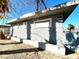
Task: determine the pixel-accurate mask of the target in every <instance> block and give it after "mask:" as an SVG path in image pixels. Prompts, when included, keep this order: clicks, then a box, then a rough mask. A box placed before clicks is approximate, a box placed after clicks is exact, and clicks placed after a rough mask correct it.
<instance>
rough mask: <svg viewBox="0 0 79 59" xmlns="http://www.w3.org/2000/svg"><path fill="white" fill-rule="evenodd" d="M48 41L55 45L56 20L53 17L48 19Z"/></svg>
mask: <svg viewBox="0 0 79 59" xmlns="http://www.w3.org/2000/svg"><path fill="white" fill-rule="evenodd" d="M49 43H51V44H54V45H56V44H57V40H56V21H55V19H53V18H52V19H51V20H50V27H49Z"/></svg>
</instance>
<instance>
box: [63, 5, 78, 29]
mask: <svg viewBox="0 0 79 59" xmlns="http://www.w3.org/2000/svg"><path fill="white" fill-rule="evenodd" d="M68 24H73V25H75V26H76V27H77V26H79V5H78V6H77V7H76V9H75V10H74V11H73V12H72V13H71V15H70V16H69V17H68V18H67V19H66V21H65V22H64V28H67V26H68Z"/></svg>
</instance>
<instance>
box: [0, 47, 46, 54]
mask: <svg viewBox="0 0 79 59" xmlns="http://www.w3.org/2000/svg"><path fill="white" fill-rule="evenodd" d="M39 51H44V50H43V49H39V48H31V49H17V50H6V51H0V55H7V54H17V53H24V52H39Z"/></svg>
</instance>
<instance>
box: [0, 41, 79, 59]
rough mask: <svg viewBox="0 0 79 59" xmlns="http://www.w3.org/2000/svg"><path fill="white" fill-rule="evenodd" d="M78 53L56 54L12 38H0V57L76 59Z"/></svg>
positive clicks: (3, 58)
mask: <svg viewBox="0 0 79 59" xmlns="http://www.w3.org/2000/svg"><path fill="white" fill-rule="evenodd" d="M78 56H79V53H75V54H71V55H66V56H63V55H58V54H54V53H51V52H48V51H44V50H40V49H37V48H35V47H33V46H30V45H26V44H22V43H18V42H15V41H12V40H0V59H78Z"/></svg>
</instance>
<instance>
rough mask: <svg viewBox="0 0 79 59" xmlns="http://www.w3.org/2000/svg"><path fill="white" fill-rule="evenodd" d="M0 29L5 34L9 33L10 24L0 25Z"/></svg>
mask: <svg viewBox="0 0 79 59" xmlns="http://www.w3.org/2000/svg"><path fill="white" fill-rule="evenodd" d="M0 31H3V33H4V34H5V35H9V33H10V26H8V25H0Z"/></svg>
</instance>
